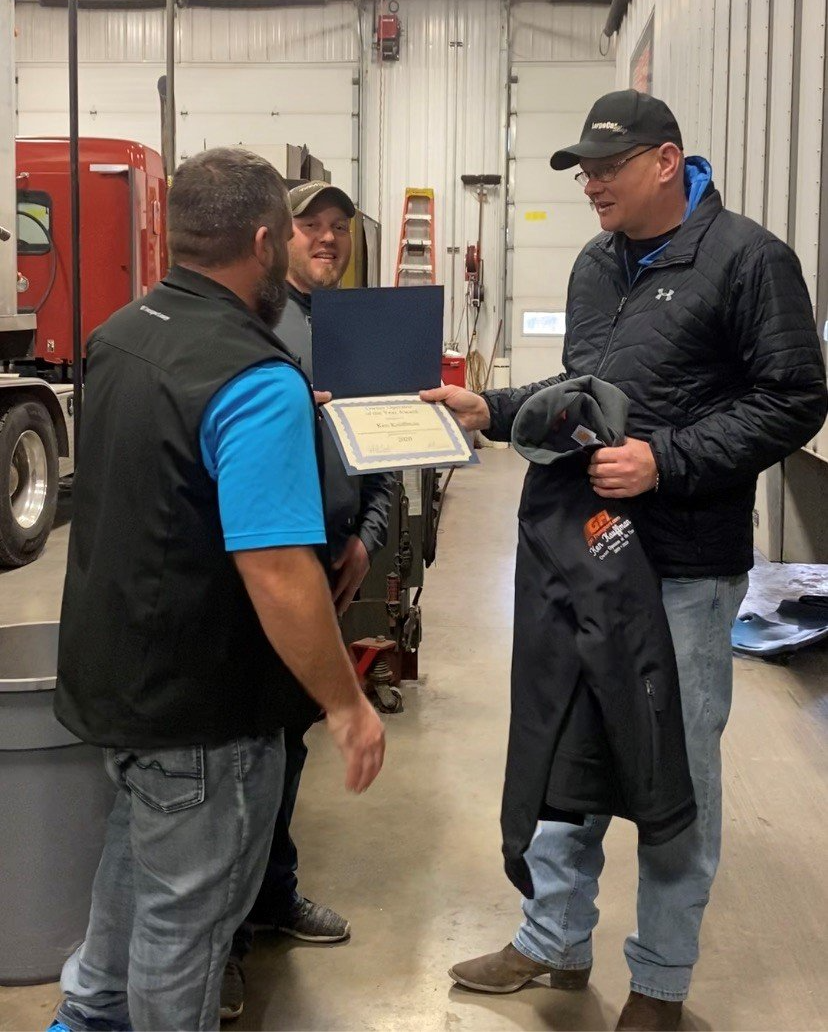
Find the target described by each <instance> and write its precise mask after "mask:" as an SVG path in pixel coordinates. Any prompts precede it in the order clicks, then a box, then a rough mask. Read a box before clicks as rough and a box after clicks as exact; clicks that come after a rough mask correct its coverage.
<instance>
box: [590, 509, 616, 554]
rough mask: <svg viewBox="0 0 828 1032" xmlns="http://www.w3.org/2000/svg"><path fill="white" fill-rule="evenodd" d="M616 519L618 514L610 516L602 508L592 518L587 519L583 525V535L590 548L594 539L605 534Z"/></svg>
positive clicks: (594, 541)
mask: <svg viewBox="0 0 828 1032" xmlns="http://www.w3.org/2000/svg"><path fill="white" fill-rule="evenodd" d="M618 520H619V517H618V516H610V514H609V513H608V512H607V510H606V509H602V510H601V512H599V513H597V514H596V515H595V516H593V517H592V519H590V520H587V522H586V524H585V526H584V537H585V538H586V543H587V544H588V545H589V547H590V548H592V546H593V545H594V544H595V543H596V541H598V539H599V538H600V537H601V536H602V535H604V534H606V532H607V531H608V530H609V529H610V527H613V526H615V524H616V523H618Z"/></svg>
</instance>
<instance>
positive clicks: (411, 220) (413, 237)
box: [394, 186, 437, 287]
mask: <svg viewBox="0 0 828 1032" xmlns="http://www.w3.org/2000/svg"><path fill="white" fill-rule="evenodd" d="M434 266H435V256H434V191H433V190H431V189H425V188H424V189H419V188H416V187H410V186H409V187H407V188H406V191H405V200H404V202H403V216H402V226H401V228H400V246H399V248H398V250H397V272H396V275H395V276H394V286H395V287H415V286H423V285H424V284H426V283H436V281H437V280H436V270H435V267H434Z"/></svg>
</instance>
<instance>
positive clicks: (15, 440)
mask: <svg viewBox="0 0 828 1032" xmlns="http://www.w3.org/2000/svg"><path fill="white" fill-rule="evenodd" d="M79 154H80V194H81V228H80V254H81V270H82V278H81V318H82V335H83V339H84V340H85V339H86V337H87V336H88V335H89V333H90V332H91V331H92V330H93V329H94V328H95V327H96V326H98V325H100V323H102V322H103V321H104V320H105V319H106V318H107V317H108V316H109V315H110V314H111V313H112V312H114V311H116V310H117V309H118V308H121V307H122V306H123V305H125V304H127V303H128V302H129V301H131V300H133V299H135V298H137V297H141V296H143V295H144V294H146V293H147V291H148V290H149V289H150V288H151V287H152V286H153V285H154V284H155V283H157V282H158V280H159V279H160V278H161V277H162V276H163V275H164V273H165V272H166V267H167V254H166V232H165V213H166V203H165V202H166V182H165V179H164V172H163V167H162V162H161V156H160V155H159V154H158V153H157V152H156V151H154V150H151V149H150V148H149V147H145V146H143V145H142V144H138V143H132V142H129V141H127V140H104V139H89V138H85V139H81V140H80V143H79ZM15 170H16V171H15V178H16V182H15V188H16V190H15V192H16V219H15V220H13V221H12V220H8V217H7V216H6V217H5V218H3V219H0V225H3V226H5V229H6V233H7V234H9V235H10V238H9V239H7V240H5V242H0V248H3V249H5V248H8V247H10V246H11V247H15V246H16V262H9V261H8V260H6V261H4V262H3V263H2V265H0V362H2V369H3V371H2V372H0V564H2V565H6V566H23V565H25V564H26V563H29V562H31V561H32V560H33V559H36V558H37V556H38V555H39V554H40V552H41V551H42V549H43V546H44V545H45V543H46V539H47V537H48V536H49V532H50V530H51V528H52V523H53V522H54V518H55V510H56V506H57V494H58V484H59V479H60V477H63V476H66V475H68V474H70V473H71V472H72V470H73V468H74V447H73V439H72V429H73V421H72V384H71V382H70V381H71V363H72V292H71V236H70V224H71V222H70V174H69V141H68V140H67V139H20V140H17V141H16V162H15ZM8 221H12V224H11V225H8V224H7V223H8ZM15 293H16V298H17V303H16V314H15V309H14V306H13V298H14V295H15Z"/></svg>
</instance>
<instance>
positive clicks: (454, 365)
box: [442, 355, 466, 387]
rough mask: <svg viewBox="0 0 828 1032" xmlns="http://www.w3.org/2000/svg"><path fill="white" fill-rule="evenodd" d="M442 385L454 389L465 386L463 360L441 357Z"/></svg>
mask: <svg viewBox="0 0 828 1032" xmlns="http://www.w3.org/2000/svg"><path fill="white" fill-rule="evenodd" d="M442 376H443V383H444V384H446V385H447V386H448V385H449V384H453V385H454V386H455V387H465V386H466V360H465V358H452V357H451V356H450V355H443V372H442Z"/></svg>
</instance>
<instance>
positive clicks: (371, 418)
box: [322, 394, 476, 476]
mask: <svg viewBox="0 0 828 1032" xmlns="http://www.w3.org/2000/svg"><path fill="white" fill-rule="evenodd" d="M322 413H323V415H324V417H325V419H326V420H327V422H328V425H329V426H330V428H331V430H332V431H333V435H334V439H335V440H336V443H337V445H338V447H339V452H340V454H341V456H342V460H343V462H344V463H345V468H346V469H347V471H348V473H350V474H351V475H353V476H355V475H357V474H360V473H380V472H385V471H390V470H401V469H418V468H428V467H439V466H462V465H467V464H471V463H473V462H476V456H475V454H474V451H473V450H472V448H471V446H470V444H469V442H468V441H467V439H466V436H465V435H464V433H463V431H462V429H461V428H460V426H459V425H458V423H457V421H456V420H455V418H454V416H453V415H452V414H451V412H449V410H448V409H447V408H446V406H445V405H440V404H438V405H433V404H431V403H430V402H427V401H420V399H419V398H418V397H417V396H416V395H412V394H390V395H386V396H383V397H379V398H343V399H341V400H339V401H330V402H328V404H327V405H325V406H323V408H322Z"/></svg>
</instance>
